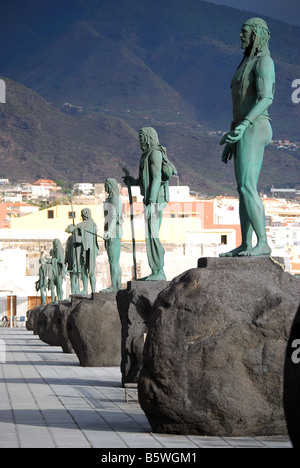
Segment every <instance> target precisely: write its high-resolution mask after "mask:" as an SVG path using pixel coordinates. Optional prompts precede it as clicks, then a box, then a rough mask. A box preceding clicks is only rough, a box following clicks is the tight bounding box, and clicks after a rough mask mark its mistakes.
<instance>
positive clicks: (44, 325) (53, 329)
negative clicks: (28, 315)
mask: <svg viewBox="0 0 300 468" xmlns="http://www.w3.org/2000/svg"><path fill="white" fill-rule="evenodd" d="M56 312H57V304H55V303H54V302H51V303H50V304H47V305H46V306H41V310H40V312H39V313H38V316H37V323H36V333H37V335H38V336H39V338H40V340H42V341H43V342H44V343H47V344H49V345H51V346H60V337H59V334H58V328H57V323H56Z"/></svg>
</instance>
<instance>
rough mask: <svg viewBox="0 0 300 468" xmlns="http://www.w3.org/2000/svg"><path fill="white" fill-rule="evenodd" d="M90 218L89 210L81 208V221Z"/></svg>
mask: <svg viewBox="0 0 300 468" xmlns="http://www.w3.org/2000/svg"><path fill="white" fill-rule="evenodd" d="M91 216H92V215H91V210H90V209H89V208H83V210H81V217H82V219H83V220H85V219H90V218H91Z"/></svg>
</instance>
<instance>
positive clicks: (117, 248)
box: [101, 179, 123, 292]
mask: <svg viewBox="0 0 300 468" xmlns="http://www.w3.org/2000/svg"><path fill="white" fill-rule="evenodd" d="M105 191H106V193H107V194H108V196H107V198H106V200H105V203H104V217H105V224H104V234H103V238H104V240H105V247H106V251H107V255H108V261H109V268H110V277H111V286H110V287H109V288H107V289H102V291H101V292H111V291H118V290H120V289H121V280H122V270H121V267H120V253H121V238H122V235H123V230H122V223H123V215H122V201H121V197H120V193H119V188H118V183H117V181H116V180H115V179H106V181H105Z"/></svg>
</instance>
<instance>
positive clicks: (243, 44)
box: [241, 39, 250, 49]
mask: <svg viewBox="0 0 300 468" xmlns="http://www.w3.org/2000/svg"><path fill="white" fill-rule="evenodd" d="M241 41H242V44H241V48H242V49H247V48H248V47H249V46H250V42H249V41H247V40H246V39H242V40H241Z"/></svg>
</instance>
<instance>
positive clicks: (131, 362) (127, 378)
mask: <svg viewBox="0 0 300 468" xmlns="http://www.w3.org/2000/svg"><path fill="white" fill-rule="evenodd" d="M168 284H169V283H168V282H167V281H129V282H128V283H127V289H124V290H122V291H119V292H118V294H117V304H118V311H119V315H120V320H121V323H122V345H121V349H122V361H121V372H122V384H123V385H124V384H125V383H137V381H138V378H139V374H140V370H141V368H142V364H143V349H144V334H145V333H147V330H148V320H149V316H150V314H151V311H152V307H153V304H154V302H155V299H156V298H157V296H158V294H159V293H160V292H161V291H162V290H163V289H164V288H166V287H167V286H168Z"/></svg>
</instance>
